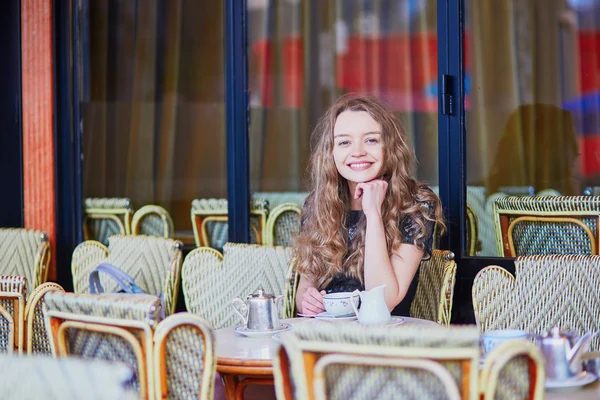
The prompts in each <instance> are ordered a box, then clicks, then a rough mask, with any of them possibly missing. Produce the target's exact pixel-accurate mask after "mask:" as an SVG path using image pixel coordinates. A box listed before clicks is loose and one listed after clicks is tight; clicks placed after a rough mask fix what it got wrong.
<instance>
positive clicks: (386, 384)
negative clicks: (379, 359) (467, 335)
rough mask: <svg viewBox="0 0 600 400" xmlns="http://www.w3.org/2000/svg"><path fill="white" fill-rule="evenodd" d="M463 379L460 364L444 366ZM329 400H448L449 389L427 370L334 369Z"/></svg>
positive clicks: (329, 372)
mask: <svg viewBox="0 0 600 400" xmlns="http://www.w3.org/2000/svg"><path fill="white" fill-rule="evenodd" d="M444 366H445V367H446V368H447V369H448V370H449V371H450V374H451V375H452V376H453V377H454V378H455V379H460V377H461V370H460V369H461V368H460V365H459V364H458V363H445V365H444ZM324 373H325V382H326V385H325V387H326V391H327V392H326V393H327V398H328V399H390V400H392V399H397V398H398V396H399V393H401V394H402V396H401V397H402V398H405V399H446V398H447V395H446V388H445V387H444V386H443V384H442V383H441V382H440V381H439V380H438V379H437V377H436V376H435V375H433V374H432V373H430V372H427V371H423V370H416V369H415V370H411V369H408V368H406V369H404V370H402V372H399V371H398V368H393V367H390V368H385V367H372V366H357V365H345V364H339V365H331V366H329V367H328V368H326V369H325V370H324Z"/></svg>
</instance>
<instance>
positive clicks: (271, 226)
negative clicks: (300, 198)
mask: <svg viewBox="0 0 600 400" xmlns="http://www.w3.org/2000/svg"><path fill="white" fill-rule="evenodd" d="M300 214H302V208H300V206H298V205H296V204H293V203H282V204H280V205H278V206H277V207H275V208H273V209H272V211H271V212H270V213H269V217H268V218H267V226H266V228H265V237H264V239H263V243H264V244H265V245H267V246H284V247H290V246H292V245H293V244H294V243H293V242H294V238H295V237H296V235H297V234H298V232H300Z"/></svg>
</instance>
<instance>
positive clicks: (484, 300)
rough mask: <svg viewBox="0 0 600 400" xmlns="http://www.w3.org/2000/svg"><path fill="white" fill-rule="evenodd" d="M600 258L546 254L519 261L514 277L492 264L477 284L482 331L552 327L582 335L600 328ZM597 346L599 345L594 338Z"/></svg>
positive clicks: (540, 331)
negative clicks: (599, 289)
mask: <svg viewBox="0 0 600 400" xmlns="http://www.w3.org/2000/svg"><path fill="white" fill-rule="evenodd" d="M598 287H600V256H597V255H543V256H524V257H517V258H516V259H515V276H513V275H512V274H510V273H509V272H507V271H506V270H504V269H502V268H500V267H497V266H489V267H486V268H484V269H483V270H481V271H480V272H479V273H478V274H477V276H476V277H475V281H474V283H473V292H472V293H473V305H474V311H475V320H476V321H477V325H478V326H479V328H480V329H481V330H482V331H486V330H490V329H523V330H526V331H528V332H531V333H536V334H544V333H547V332H549V331H550V329H551V328H552V327H553V326H559V327H561V328H563V329H572V330H574V331H575V332H577V333H578V334H579V335H581V334H583V333H586V332H596V331H598V330H600V297H598ZM592 349H593V350H594V351H598V350H599V349H600V339H599V338H598V337H596V338H594V340H593V341H592Z"/></svg>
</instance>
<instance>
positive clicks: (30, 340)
mask: <svg viewBox="0 0 600 400" xmlns="http://www.w3.org/2000/svg"><path fill="white" fill-rule="evenodd" d="M49 292H58V293H64V292H65V290H64V289H63V288H62V286H60V285H59V284H57V283H54V282H46V283H43V284H41V285H40V286H38V287H36V288H35V289H34V290H33V292H32V293H31V295H30V296H29V300H28V301H27V304H26V306H25V328H26V329H25V332H26V334H27V335H26V340H27V343H26V348H25V350H26V351H27V354H31V355H48V354H51V353H52V348H51V346H50V337H49V336H48V331H47V329H46V324H45V322H44V313H43V308H44V304H45V301H44V296H45V295H46V293H49Z"/></svg>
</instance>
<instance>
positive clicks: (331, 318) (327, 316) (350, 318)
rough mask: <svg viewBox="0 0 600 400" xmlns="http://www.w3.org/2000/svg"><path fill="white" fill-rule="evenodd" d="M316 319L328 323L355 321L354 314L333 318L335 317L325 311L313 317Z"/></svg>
mask: <svg viewBox="0 0 600 400" xmlns="http://www.w3.org/2000/svg"><path fill="white" fill-rule="evenodd" d="M315 318H316V319H324V320H328V321H334V320H335V321H354V320H355V319H356V314H354V313H352V314H344V315H339V316H335V315H331V314H329V313H328V312H327V311H325V312H322V313H319V314H317V315H315Z"/></svg>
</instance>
